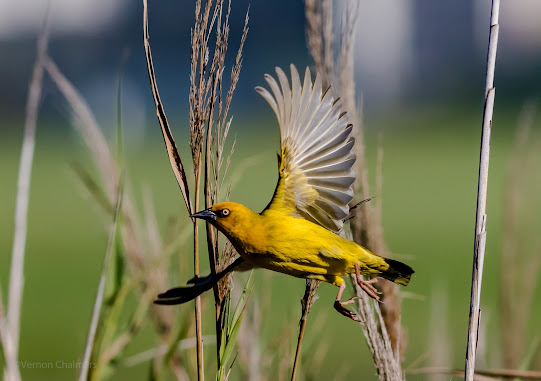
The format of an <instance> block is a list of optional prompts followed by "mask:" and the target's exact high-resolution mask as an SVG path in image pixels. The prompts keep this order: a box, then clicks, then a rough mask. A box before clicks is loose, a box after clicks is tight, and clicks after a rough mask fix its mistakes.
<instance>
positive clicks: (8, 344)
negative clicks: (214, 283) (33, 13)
mask: <svg viewBox="0 0 541 381" xmlns="http://www.w3.org/2000/svg"><path fill="white" fill-rule="evenodd" d="M48 42H49V9H47V13H46V16H45V21H44V24H43V28H42V30H41V33H40V36H39V38H38V43H37V57H36V61H35V64H34V69H33V72H32V79H31V81H30V84H29V88H28V98H27V103H26V119H25V125H24V137H23V147H22V150H21V160H20V167H19V177H18V179H17V199H16V204H15V229H14V230H15V233H14V237H13V248H12V251H11V268H10V274H9V291H8V292H9V294H8V307H7V317H6V318H7V320H6V322H7V324H6V325H7V329H6V330H5V331H4V330H3V331H2V333H6V335H7V336H8V337H4V335H2V340H3V346H4V348H3V351H4V356H5V359H6V371H5V376H6V379H7V380H20V379H21V376H20V373H19V368H18V366H17V359H18V353H19V333H20V319H21V305H22V295H23V288H24V257H25V248H26V236H27V231H28V203H29V198H30V178H31V175H32V162H33V158H34V148H35V143H36V124H37V117H38V108H39V101H40V98H41V90H42V82H43V71H44V70H43V63H44V60H45V56H46V55H47V45H48ZM0 323H2V322H0Z"/></svg>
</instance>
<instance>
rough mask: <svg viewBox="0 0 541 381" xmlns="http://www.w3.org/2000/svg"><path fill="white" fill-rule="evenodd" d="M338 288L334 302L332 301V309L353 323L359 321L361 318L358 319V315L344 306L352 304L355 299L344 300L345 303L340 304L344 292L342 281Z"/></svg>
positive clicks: (344, 285) (344, 286)
mask: <svg viewBox="0 0 541 381" xmlns="http://www.w3.org/2000/svg"><path fill="white" fill-rule="evenodd" d="M340 279H341V278H340ZM339 287H340V288H339V289H338V294H337V295H336V300H335V301H334V309H335V310H336V311H338V312H340V313H341V314H342V315H344V316H346V317H348V318H350V319H351V320H354V321H359V322H360V321H361V318H360V317H359V315H357V314H356V313H355V312H352V311H350V310H348V309H347V308H346V307H345V306H347V305H349V304H351V303H353V302H354V301H355V299H356V298H355V297H353V298H351V299H348V300H346V301H345V302H341V301H340V299H341V298H342V293H343V292H344V290H345V289H346V284H345V283H344V281H343V280H342V284H340V286H339Z"/></svg>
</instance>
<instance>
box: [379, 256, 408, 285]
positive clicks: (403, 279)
mask: <svg viewBox="0 0 541 381" xmlns="http://www.w3.org/2000/svg"><path fill="white" fill-rule="evenodd" d="M384 259H385V262H386V263H387V264H388V265H389V268H388V269H386V270H384V271H383V272H382V273H381V274H380V276H381V277H382V278H385V279H387V280H390V281H391V282H394V283H396V284H399V285H401V286H405V285H407V284H408V283H409V281H410V279H411V276H412V274H413V273H415V271H413V269H412V268H411V267H409V266H408V265H406V264H405V263H402V262H399V261H395V260H394V259H388V258H384Z"/></svg>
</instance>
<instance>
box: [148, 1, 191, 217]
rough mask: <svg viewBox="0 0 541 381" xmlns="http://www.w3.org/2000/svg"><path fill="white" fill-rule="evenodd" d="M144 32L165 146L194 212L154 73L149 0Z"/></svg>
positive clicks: (189, 207) (186, 199)
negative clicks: (149, 30) (149, 26)
mask: <svg viewBox="0 0 541 381" xmlns="http://www.w3.org/2000/svg"><path fill="white" fill-rule="evenodd" d="M143 33H144V45H145V54H146V60H147V69H148V77H149V79H150V87H151V89H152V95H153V96H154V104H155V106H156V114H157V116H158V120H159V122H160V127H161V130H162V135H163V139H164V141H165V146H166V148H167V154H168V155H169V161H170V163H171V168H172V169H173V172H174V173H175V177H176V179H177V182H178V185H179V187H180V190H181V192H182V197H183V198H184V202H185V203H186V208H187V209H188V213H189V214H192V213H193V212H194V210H193V207H192V202H191V200H190V193H189V188H188V179H187V178H186V173H185V171H184V166H183V164H182V160H181V159H180V155H179V153H178V150H177V147H176V144H175V140H174V139H173V134H172V132H171V129H170V128H169V123H168V122H167V117H166V115H165V110H164V108H163V104H162V101H161V99H160V93H159V92H158V84H157V83H156V75H155V74H154V65H153V63H152V53H151V51H150V41H149V39H150V37H149V32H148V5H147V0H143Z"/></svg>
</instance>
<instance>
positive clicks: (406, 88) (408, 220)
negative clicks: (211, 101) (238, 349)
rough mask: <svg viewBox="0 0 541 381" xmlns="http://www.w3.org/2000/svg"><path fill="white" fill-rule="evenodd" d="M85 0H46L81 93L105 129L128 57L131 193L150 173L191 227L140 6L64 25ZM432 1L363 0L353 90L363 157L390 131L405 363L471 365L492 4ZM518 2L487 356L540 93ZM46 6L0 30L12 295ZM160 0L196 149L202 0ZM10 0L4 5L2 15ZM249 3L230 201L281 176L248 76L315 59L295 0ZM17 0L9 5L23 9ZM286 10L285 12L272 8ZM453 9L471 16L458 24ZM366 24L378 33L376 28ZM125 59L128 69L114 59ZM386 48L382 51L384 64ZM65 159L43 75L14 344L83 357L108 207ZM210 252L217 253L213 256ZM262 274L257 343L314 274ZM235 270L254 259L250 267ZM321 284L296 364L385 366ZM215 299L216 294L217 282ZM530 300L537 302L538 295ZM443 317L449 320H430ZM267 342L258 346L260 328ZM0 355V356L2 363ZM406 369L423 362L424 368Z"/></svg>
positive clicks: (74, 154) (388, 217)
mask: <svg viewBox="0 0 541 381" xmlns="http://www.w3.org/2000/svg"><path fill="white" fill-rule="evenodd" d="M79 2H80V4H79V6H78V7H77V6H68V5H66V2H62V1H57V2H55V1H53V2H52V7H53V8H52V9H53V15H54V17H53V24H52V25H53V34H52V39H51V55H52V57H53V58H55V59H56V61H57V63H58V65H59V66H60V67H61V69H63V70H64V72H65V74H66V75H67V76H68V77H70V79H72V80H73V81H74V83H75V84H76V85H77V86H78V87H79V89H80V90H81V92H82V94H83V96H85V97H86V98H87V99H88V101H89V104H90V106H91V108H92V110H93V111H94V112H95V113H96V115H97V118H98V121H99V122H100V124H101V126H102V127H103V129H104V131H105V134H106V135H107V136H109V137H110V140H111V141H112V142H114V134H115V131H114V129H115V127H114V126H115V113H116V101H115V97H116V86H117V85H116V83H117V79H118V73H119V70H122V72H123V75H124V78H125V79H124V81H123V110H124V114H123V119H124V134H125V139H126V141H125V162H126V164H127V167H128V176H129V179H130V180H129V181H130V186H131V187H132V188H133V189H134V190H135V194H136V195H138V196H141V194H142V189H143V188H144V187H148V188H149V189H150V190H151V192H152V195H153V199H154V201H155V205H156V211H157V215H158V218H159V223H160V225H161V227H162V228H165V225H166V223H167V220H168V218H169V217H171V216H172V215H180V216H181V218H185V221H186V225H187V226H188V225H189V223H190V222H189V220H188V219H187V218H186V216H185V211H184V206H183V202H182V200H181V197H180V194H179V192H178V187H177V185H176V182H175V179H174V176H173V175H172V173H171V169H170V166H169V163H168V160H167V157H166V154H165V150H164V148H163V141H162V138H161V134H160V131H159V127H158V124H157V121H156V120H155V114H154V111H153V105H152V98H151V93H150V90H149V88H148V79H147V77H146V67H145V61H144V55H143V47H142V36H141V29H142V28H141V25H140V21H141V6H140V4H137V5H130V6H129V7H128V3H127V2H124V7H125V8H122V7H121V6H119V5H115V6H112V7H113V8H114V9H108V12H109V13H108V18H106V19H102V18H100V17H98V16H99V14H98V15H96V18H97V19H99V20H100V21H99V22H96V23H94V24H93V23H90V22H89V26H86V27H85V24H84V23H82V25H83V26H81V23H79V22H76V21H74V22H73V23H72V24H73V25H71V24H70V23H69V22H66V21H65V20H64V19H63V18H62V16H63V17H74V18H75V15H77V14H78V13H77V12H83V11H84V10H88V9H94V8H99V7H98V6H93V7H90V8H89V6H88V5H87V4H86V2H85V1H82V0H80V1H79ZM74 3H78V2H74ZM270 3H272V4H270ZM438 3H439V4H432V5H430V4H427V2H422V1H411V2H408V3H407V5H400V6H398V7H397V3H396V2H393V1H390V2H383V4H382V5H379V6H374V5H372V6H371V5H369V4H364V2H363V4H362V5H361V13H360V14H361V16H360V18H359V21H358V22H359V26H360V30H361V31H360V36H359V41H360V42H359V44H358V45H357V46H356V49H357V55H358V56H359V63H358V64H357V63H356V65H357V66H356V70H357V71H356V79H357V89H358V92H359V94H362V97H363V104H364V109H363V111H364V126H365V129H366V147H367V160H368V164H369V167H370V168H371V169H374V168H375V166H376V160H377V159H376V157H377V148H378V146H379V145H380V144H381V146H382V147H383V150H384V159H383V190H382V193H381V194H374V196H376V197H378V198H381V200H382V202H383V225H384V229H385V239H386V242H387V245H388V247H389V249H390V250H391V251H392V252H393V253H395V254H396V258H398V259H401V260H404V261H405V262H407V263H408V264H410V265H411V266H412V267H414V269H415V270H416V275H415V277H414V278H413V280H412V282H411V284H410V286H408V288H407V289H402V291H404V292H407V294H408V295H406V296H407V297H406V298H405V299H404V301H403V315H402V323H403V326H404V327H405V329H406V334H407V339H408V340H407V342H408V348H407V350H406V355H405V360H404V364H405V366H408V365H409V364H411V363H412V362H414V361H416V360H418V362H417V365H416V366H429V365H439V366H446V367H451V368H461V367H462V366H463V362H464V353H465V346H466V332H467V318H468V309H469V297H470V278H471V264H472V250H473V229H474V220H475V197H476V189H477V171H478V156H479V145H480V126H481V113H482V93H483V88H484V58H485V54H486V53H485V45H486V35H487V34H488V10H489V3H488V2H487V1H477V2H473V3H472V2H470V1H456V2H450V3H446V4H444V3H443V2H438ZM451 3H452V4H451ZM518 3H520V4H518ZM518 3H517V5H514V6H513V8H517V9H518V11H517V10H516V9H511V6H505V5H504V6H503V8H502V13H501V16H500V17H501V23H502V29H501V32H500V33H501V38H502V40H501V45H500V50H499V53H498V54H499V59H498V63H497V71H496V87H497V95H496V108H495V114H494V119H493V120H494V124H493V129H492V149H491V163H490V176H489V197H488V208H487V210H488V223H487V230H488V241H487V251H486V255H487V257H486V261H485V271H484V283H483V290H482V302H481V305H482V310H483V313H482V318H483V329H482V331H481V336H480V343H481V344H482V346H484V347H483V348H486V350H482V351H481V352H480V353H485V354H486V355H481V356H480V358H479V360H478V361H479V364H480V366H481V367H484V368H486V367H501V360H500V348H499V346H500V343H499V336H498V331H499V330H501V329H512V327H502V326H501V325H500V323H499V321H498V314H499V312H498V308H499V307H498V298H499V294H498V290H499V283H500V279H501V275H500V274H501V271H505V269H502V266H501V264H500V253H501V244H502V235H503V234H504V233H505V232H504V229H503V226H504V220H503V219H504V209H505V195H506V192H507V191H508V183H507V181H508V178H507V175H506V170H507V166H508V160H509V157H510V152H511V145H512V143H513V140H514V136H515V130H516V127H517V124H518V120H519V115H520V112H521V110H522V109H523V107H524V104H525V103H526V102H531V101H532V99H533V100H534V102H535V98H536V97H538V96H539V93H540V91H539V90H540V89H541V84H540V79H541V74H540V73H541V59H540V58H541V54H540V48H541V29H540V28H539V25H536V24H535V23H533V24H531V25H530V24H528V20H529V18H528V17H527V15H528V14H532V13H534V14H535V10H539V5H537V3H536V2H533V1H524V0H523V1H520V2H518ZM472 4H474V5H472ZM40 5H44V4H40ZM85 7H86V8H85ZM117 7H118V9H117ZM22 8H24V7H22ZM44 8H45V7H44V6H43V7H41V8H40V7H36V9H35V10H34V13H35V14H36V15H34V16H33V18H32V20H33V21H32V22H30V21H27V23H28V26H27V28H26V29H24V28H23V27H20V26H19V29H20V30H15V31H10V32H6V31H5V30H8V29H7V27H5V28H4V29H5V30H4V31H3V32H2V34H0V37H1V40H0V46H1V47H2V48H3V49H2V50H3V51H4V52H9V53H7V54H6V53H4V54H3V55H2V58H1V60H0V65H1V67H2V68H3V69H4V70H1V73H2V74H0V80H1V81H2V83H4V85H3V86H2V89H1V90H0V96H1V104H0V109H1V111H2V117H1V119H0V131H1V135H0V176H1V178H0V183H1V184H2V185H1V187H0V210H1V212H2V216H3V218H1V219H0V251H1V252H2V253H4V254H3V255H2V256H0V281H1V285H2V289H3V290H4V294H3V296H4V300H5V299H6V294H5V291H6V289H7V285H8V278H9V265H10V253H11V245H12V237H13V215H14V204H15V195H16V182H17V171H18V166H19V155H20V149H21V142H22V126H23V120H24V102H25V97H26V88H27V83H28V80H29V78H30V69H31V66H32V64H33V58H34V45H33V44H34V42H35V35H36V33H37V30H38V29H39V24H40V20H41V19H42V17H43V12H44ZM246 8H247V2H245V1H238V2H233V4H232V31H231V50H232V52H231V53H232V54H231V56H233V51H236V48H237V46H238V39H239V37H240V30H241V29H240V28H241V26H242V22H243V19H244V12H245V10H246ZM150 9H151V19H150V23H151V36H152V40H151V41H152V44H153V45H152V46H153V52H154V60H155V62H156V70H157V76H158V77H157V78H158V83H159V85H160V91H161V94H162V98H163V99H164V102H165V106H166V111H167V112H168V116H169V120H170V122H171V125H172V126H173V130H174V133H175V136H176V140H177V143H178V145H179V148H180V151H181V155H182V156H183V158H184V160H185V161H186V162H190V161H191V160H190V159H189V156H188V155H189V146H188V143H187V137H188V131H187V130H188V128H187V125H188V121H187V114H186V111H187V108H188V91H187V85H188V81H189V79H188V73H189V58H188V57H189V56H188V55H189V42H188V39H187V36H189V30H190V27H191V25H192V24H193V21H192V17H193V16H192V15H193V5H192V4H188V3H185V2H178V1H177V2H173V1H166V2H160V3H157V4H151V5H150ZM9 10H10V7H9V6H6V12H7V13H4V15H6V14H9V12H8V11H9ZM68 10H71V11H70V12H72V13H70V12H68ZM250 12H251V20H250V33H249V35H248V42H247V44H246V46H245V60H244V68H243V72H242V74H241V79H240V82H239V86H238V90H237V94H236V96H235V98H234V101H233V105H232V112H231V114H232V115H234V121H233V126H232V135H235V136H236V147H235V154H234V159H233V163H232V166H231V169H230V172H229V173H233V174H235V175H237V174H242V176H241V178H240V180H239V181H238V182H236V183H235V184H234V186H233V188H232V192H231V200H233V201H240V202H242V203H244V204H245V205H247V206H249V207H251V208H253V209H254V210H261V209H263V207H264V206H265V205H266V204H267V202H268V200H269V199H270V197H271V195H272V192H273V190H274V186H275V182H276V176H277V175H276V170H275V169H276V164H275V159H274V158H275V152H276V151H277V150H278V147H279V141H278V139H279V138H278V127H277V124H276V123H275V120H274V116H273V115H272V113H271V111H270V109H269V108H268V107H267V106H266V105H265V103H264V102H263V101H262V99H259V97H258V96H255V92H254V91H253V90H252V89H253V87H254V86H255V85H260V84H262V83H263V74H264V73H265V72H271V71H272V68H273V67H274V66H276V65H281V66H285V65H287V64H289V63H290V62H293V63H295V64H296V65H297V66H298V67H302V66H304V65H307V64H310V60H309V56H308V53H307V49H306V47H305V41H304V16H303V7H302V3H301V2H300V1H299V2H291V3H290V2H287V1H276V2H268V3H267V2H261V1H255V2H253V3H252V4H251V9H250ZM389 12H390V13H389ZM517 12H522V13H520V14H521V15H523V17H524V18H522V19H520V18H519V17H518V16H517ZM337 13H338V12H337ZM17 14H18V13H13V17H14V18H16V17H15V16H16V15H17ZM70 15H71V16H70ZM5 17H7V16H4V18H5ZM78 17H79V18H80V19H81V20H82V19H84V18H81V17H82V16H80V15H79V16H78ZM88 17H89V18H91V17H90V16H88ZM29 18H31V17H29ZM278 19H280V20H281V22H280V23H277V22H276V20H278ZM21 20H25V18H24V17H23V18H21ZM55 20H56V22H57V24H55ZM62 20H63V21H62ZM75 20H79V19H78V18H75ZM457 20H460V22H463V23H464V25H457ZM520 20H522V21H520ZM376 21H377V22H376ZM391 21H392V22H391ZM387 22H388V23H389V24H387ZM0 24H1V23H0ZM391 24H392V25H391ZM25 25H26V24H25ZM70 25H71V26H70ZM70 28H72V29H70ZM85 28H86V29H85ZM393 28H398V29H393ZM527 28H530V29H527ZM70 31H71V32H70ZM370 31H374V33H373V34H372V35H371V36H370V39H368V38H367V37H366V33H367V32H370ZM361 32H362V33H361ZM525 36H527V37H528V38H526V37H525ZM126 52H127V53H126ZM123 57H127V58H123ZM363 57H364V58H363ZM367 57H368V58H367ZM230 58H231V57H230ZM123 60H124V62H125V63H124V66H122V67H123V69H119V67H120V66H121V62H123ZM378 62H379V63H381V65H377V63H378ZM14 64H16V66H14ZM380 66H381V67H380ZM540 123H541V120H540V118H539V117H536V118H534V120H533V128H534V132H535V130H537V132H539V126H540ZM72 163H78V164H81V165H82V166H84V167H86V168H89V169H92V164H91V160H90V156H89V154H88V152H87V151H86V149H85V148H84V145H83V144H82V142H81V140H80V138H79V137H78V136H77V134H76V132H74V130H73V128H72V126H71V121H70V115H69V112H68V111H67V106H66V105H65V104H64V103H63V100H62V98H61V96H60V95H59V94H58V92H57V90H56V89H55V87H54V85H53V84H52V83H51V82H50V81H46V83H45V88H44V99H43V101H42V104H41V109H40V118H39V120H38V131H37V145H36V152H35V157H34V166H33V173H32V183H31V193H30V208H29V231H28V239H27V250H26V253H27V255H26V263H25V289H24V301H23V309H22V322H21V346H20V356H19V357H20V360H21V361H28V362H53V363H54V362H56V361H65V362H67V363H69V362H74V361H75V362H76V361H80V359H81V357H82V352H83V348H84V343H85V339H86V335H87V330H88V325H89V321H90V316H91V311H92V305H93V301H94V297H95V293H96V288H97V284H98V278H99V272H100V268H101V264H102V259H103V255H104V252H105V248H106V243H107V232H106V227H105V224H104V221H107V220H106V219H104V215H103V213H102V212H101V211H100V210H99V208H98V207H97V206H96V204H95V202H94V200H93V199H92V197H91V196H90V195H89V194H88V193H87V192H86V191H85V190H84V187H83V186H82V185H81V184H80V181H79V180H78V178H77V176H76V175H75V174H74V172H73V170H72V169H71V164H72ZM540 164H541V163H540ZM538 169H539V168H538ZM371 173H372V176H371V183H372V185H373V188H372V189H375V187H374V184H375V178H374V170H372V171H371ZM537 179H539V176H537ZM533 188H535V189H537V190H539V189H541V184H540V183H539V182H536V183H534V184H532V189H533ZM373 192H374V191H373ZM525 193H528V194H530V195H534V196H535V194H537V195H538V194H539V193H538V192H537V193H535V192H525ZM533 198H534V200H533V201H532V211H535V210H538V209H536V206H539V205H538V204H539V203H538V201H537V200H536V198H537V197H533ZM139 201H140V200H139ZM536 202H537V204H536ZM533 214H535V213H533ZM528 221H529V220H528ZM539 228H541V223H540V221H539V219H535V218H532V223H531V224H530V225H529V227H528V229H531V230H528V231H529V232H530V233H531V234H530V235H529V236H527V237H525V239H529V238H532V239H537V237H536V236H535V234H534V232H536V231H538V230H539ZM184 250H185V252H186V255H188V256H189V255H191V254H190V246H189V245H187V246H186V247H185V248H184ZM534 254H537V255H540V254H541V253H534ZM511 265H512V264H509V266H511ZM202 268H203V269H208V263H204V264H203V265H202ZM202 272H203V273H205V272H207V271H205V270H203V271H202ZM254 275H255V279H256V281H255V288H254V295H253V296H252V299H254V298H257V297H258V295H262V294H264V293H266V292H268V290H269V289H270V290H272V291H271V301H270V304H269V307H268V308H267V310H265V311H264V312H263V314H264V316H263V328H262V332H261V339H262V343H263V344H264V343H266V342H269V341H271V339H272V338H275V337H277V336H279V335H280V334H281V332H283V331H284V329H288V330H290V331H291V337H294V336H295V335H296V331H297V326H298V317H299V313H300V303H299V301H300V299H301V297H302V295H303V292H304V281H302V280H299V279H294V278H289V277H286V276H284V275H279V274H273V275H271V276H269V275H265V273H264V271H263V270H258V271H256V272H255V273H254ZM240 279H245V276H243V275H241V276H240ZM534 281H536V280H534ZM538 283H539V282H537V286H536V287H537V289H538V290H537V291H538V293H537V295H539V284H538ZM172 286H173V285H172ZM318 294H319V296H320V298H319V300H318V301H317V302H316V303H315V305H314V308H313V310H312V313H311V315H310V321H309V323H308V324H309V325H308V328H307V333H306V339H305V340H306V341H305V343H304V351H303V357H302V362H301V369H302V370H303V371H304V372H305V373H306V374H307V375H308V378H309V379H314V380H330V379H352V378H353V377H355V378H356V379H375V375H374V368H373V365H372V361H371V357H370V354H369V351H368V349H367V347H366V344H365V340H364V337H363V335H362V332H361V330H360V328H359V327H358V326H357V325H356V324H355V323H353V322H351V321H349V320H347V319H345V318H343V317H342V316H340V315H339V314H337V313H336V312H335V311H334V310H333V308H332V306H331V303H332V301H333V300H334V299H333V298H334V296H335V294H336V290H335V288H334V287H332V286H329V285H326V284H324V285H322V286H321V288H320V289H319V291H318ZM205 298H206V299H207V300H208V301H209V303H210V298H212V296H211V295H207V296H205ZM517 298H520V295H517ZM535 300H537V301H539V297H538V296H537V297H536V299H535ZM134 303H135V301H134ZM250 303H252V302H250ZM250 305H251V304H250ZM178 308H182V309H186V308H188V309H190V308H192V307H191V305H187V306H181V307H178ZM532 308H533V310H532V315H531V316H538V315H539V313H541V303H536V304H534V305H533V307H532ZM438 311H439V312H441V313H442V314H441V315H440V313H438ZM529 324H530V326H531V327H530V329H529V332H531V333H532V335H531V338H530V339H531V340H530V341H528V345H530V344H531V342H533V341H534V340H535V338H536V337H537V338H538V337H539V335H540V334H541V332H540V331H539V326H538V324H535V319H533V318H532V319H530V323H529ZM284 327H285V328H284ZM431 327H432V328H431ZM213 329H214V328H213V324H212V323H211V322H210V321H207V322H206V324H205V325H204V327H203V333H204V334H212V333H213ZM436 332H437V334H438V335H439V336H435V335H436ZM153 340H154V337H153V335H152V329H146V330H144V331H143V332H141V334H140V335H138V337H137V340H136V341H135V342H134V343H133V344H131V345H130V346H129V347H128V353H129V354H132V353H137V352H139V351H142V350H144V349H147V348H149V347H150V346H152V345H154V344H155V343H154V341H153ZM434 345H436V346H442V347H445V348H446V349H447V351H448V353H449V356H448V358H447V359H446V360H445V362H444V363H441V364H431V363H430V361H429V360H427V358H428V357H429V355H430V353H433V352H434V351H436V348H435V347H434ZM214 350H215V349H214V345H213V344H209V345H208V347H207V356H206V357H207V358H208V359H209V360H208V362H209V368H211V367H212V365H211V362H212V358H213V356H214ZM261 350H262V351H263V352H262V356H265V352H264V350H265V346H264V345H263V346H262V348H261ZM320 350H323V351H324V356H323V358H322V361H320V360H317V361H316V359H317V358H318V357H317V356H316V353H317V352H318V351H320ZM269 355H270V354H269ZM272 355H275V354H274V353H273V354H272ZM538 364H539V362H538ZM0 365H1V366H3V362H0ZM21 372H22V376H23V379H25V380H43V379H57V380H68V379H73V378H74V377H76V375H77V374H78V370H77V369H62V368H55V369H22V370H21ZM147 374H148V364H143V365H139V366H136V367H133V368H128V369H123V368H120V370H119V371H118V373H117V374H116V375H115V376H114V377H113V379H145V378H146V377H147ZM210 374H211V373H210V372H209V375H210ZM233 375H234V376H235V371H234V372H233ZM236 377H238V374H237V376H236ZM408 378H411V379H417V378H418V379H424V377H422V376H411V377H408Z"/></svg>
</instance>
